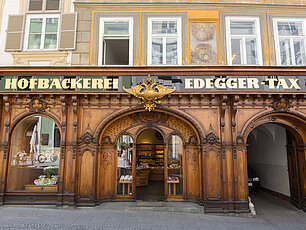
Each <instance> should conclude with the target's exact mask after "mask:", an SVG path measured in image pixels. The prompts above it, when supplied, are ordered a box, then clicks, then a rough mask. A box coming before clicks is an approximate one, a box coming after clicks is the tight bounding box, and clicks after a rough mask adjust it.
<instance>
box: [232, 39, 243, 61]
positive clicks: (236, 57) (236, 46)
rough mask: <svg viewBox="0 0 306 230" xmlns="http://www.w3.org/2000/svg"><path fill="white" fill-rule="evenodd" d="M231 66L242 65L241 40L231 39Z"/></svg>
mask: <svg viewBox="0 0 306 230" xmlns="http://www.w3.org/2000/svg"><path fill="white" fill-rule="evenodd" d="M231 42H232V44H231V46H232V64H233V65H239V64H242V59H241V58H242V55H241V52H242V39H232V40H231Z"/></svg>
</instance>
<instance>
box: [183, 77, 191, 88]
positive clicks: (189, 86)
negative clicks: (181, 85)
mask: <svg viewBox="0 0 306 230" xmlns="http://www.w3.org/2000/svg"><path fill="white" fill-rule="evenodd" d="M192 83H193V82H192V79H190V78H187V79H185V89H192V88H193V85H192Z"/></svg>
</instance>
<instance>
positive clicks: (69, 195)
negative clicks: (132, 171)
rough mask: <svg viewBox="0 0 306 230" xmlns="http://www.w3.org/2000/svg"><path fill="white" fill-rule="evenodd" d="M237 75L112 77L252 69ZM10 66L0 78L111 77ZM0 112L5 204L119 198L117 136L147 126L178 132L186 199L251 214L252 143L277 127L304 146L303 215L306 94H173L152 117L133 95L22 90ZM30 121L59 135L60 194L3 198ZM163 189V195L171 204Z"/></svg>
mask: <svg viewBox="0 0 306 230" xmlns="http://www.w3.org/2000/svg"><path fill="white" fill-rule="evenodd" d="M106 69H107V68H106ZM232 69H233V70H231V71H228V70H226V68H222V67H217V68H211V69H210V71H209V72H205V69H204V68H203V69H202V70H199V69H192V68H188V69H184V68H171V69H170V70H167V69H163V68H155V69H154V68H152V69H150V70H144V69H142V68H134V69H131V70H129V69H126V68H123V69H120V68H116V70H113V71H112V70H111V69H107V71H109V73H111V74H114V75H116V74H117V75H120V74H122V73H123V72H124V73H125V75H135V74H139V75H141V74H143V75H148V74H151V75H154V74H155V75H163V74H169V75H170V74H172V75H173V73H174V72H176V75H177V73H178V71H180V73H181V74H182V75H183V74H185V75H188V74H192V76H196V75H201V74H203V73H206V74H207V75H208V74H213V73H217V72H218V73H220V72H222V74H225V75H226V74H228V75H230V74H231V75H241V72H243V71H244V72H247V73H251V74H252V73H253V74H254V73H255V72H253V70H252V69H250V68H249V69H248V68H240V67H237V68H232ZM259 69H260V68H257V69H256V70H257V73H255V74H257V75H261V74H262V73H263V74H267V72H269V71H271V75H272V74H274V75H276V74H277V73H276V72H275V69H274V70H272V69H268V68H266V69H262V73H261V72H260V71H259ZM7 70H8V69H7V68H6V69H2V74H3V75H15V76H16V75H18V74H21V75H22V74H23V75H29V76H33V75H39V74H42V73H43V74H45V75H60V74H63V73H64V72H65V73H66V74H71V75H73V74H76V72H77V74H78V75H84V76H90V75H99V74H100V75H103V74H105V73H103V71H106V70H105V69H104V70H101V72H99V69H94V71H92V69H91V68H87V69H86V68H83V69H82V68H79V69H78V68H62V69H59V70H56V69H54V68H53V69H50V70H47V68H32V69H28V72H23V71H24V70H23V69H17V70H16V68H15V69H11V70H9V71H7ZM82 70H83V71H82ZM172 70H173V71H172ZM290 70H296V71H295V73H292V72H290ZM18 71H19V72H18ZM115 71H117V72H115ZM120 71H121V72H120ZM137 71H138V72H139V73H137ZM264 71H266V72H264ZM273 71H274V72H273ZM286 71H287V72H284V73H282V74H283V75H286V74H287V75H292V74H297V72H298V74H300V75H305V73H306V71H305V69H304V68H298V70H297V69H290V68H287V70H286ZM278 73H280V72H278ZM111 74H110V75H111ZM194 74H195V75H194ZM0 106H1V109H0V117H1V123H0V131H1V132H0V144H1V145H0V165H1V171H0V178H1V186H0V201H1V204H57V205H97V204H100V203H102V202H104V201H109V200H115V199H117V197H116V164H117V161H116V148H117V146H116V143H117V139H118V137H119V136H120V135H122V134H129V135H130V136H131V137H132V138H133V139H134V140H135V139H136V137H137V135H138V134H139V133H140V132H141V131H142V130H144V129H146V128H149V127H150V128H153V129H156V130H158V131H160V133H161V134H162V135H163V137H164V140H167V138H168V137H169V136H171V135H172V134H175V135H179V136H180V137H181V138H182V140H183V142H184V145H183V146H184V160H183V161H184V162H183V165H184V194H183V197H182V200H189V201H193V202H198V203H200V204H203V205H204V208H205V210H206V211H207V212H248V210H249V207H248V178H247V158H246V141H247V137H248V134H249V133H250V132H251V131H252V130H253V129H254V128H256V127H257V126H259V125H261V124H265V123H277V124H281V125H283V126H285V127H286V128H287V129H288V130H290V131H291V132H292V134H293V135H294V136H295V138H296V141H297V143H298V154H297V158H298V163H299V165H298V170H299V175H300V177H299V185H300V187H299V189H300V191H299V192H300V196H301V197H302V198H301V206H303V209H304V210H305V209H306V171H305V158H306V148H305V143H306V119H305V114H306V103H305V92H301V93H283V94H279V93H269V92H256V93H247V92H241V93H235V94H233V93H231V92H227V93H220V92H203V93H200V92H194V93H190V92H188V93H186V92H174V93H172V94H170V95H168V96H166V97H165V98H163V99H162V102H161V104H160V105H157V107H156V108H155V110H154V111H153V112H148V111H146V110H145V109H144V108H143V106H141V105H139V101H138V100H137V98H134V97H132V96H131V95H128V94H127V93H125V92H116V93H112V92H101V93H92V92H73V93H71V92H69V91H65V92H43V93H39V94H37V92H22V91H16V92H6V93H4V92H2V93H1V100H0ZM33 115H43V116H46V117H49V118H51V119H52V120H53V121H55V122H56V124H57V125H58V127H59V129H60V132H61V154H60V167H59V182H58V183H59V187H58V192H44V193H40V192H36V193H35V192H24V191H23V192H7V190H6V186H7V172H8V165H9V160H10V149H11V146H12V145H13V143H11V141H12V135H13V133H14V130H15V129H16V127H17V126H18V124H20V122H21V121H23V120H24V119H26V118H28V117H29V116H33ZM165 149H166V148H165ZM134 178H135V177H134ZM166 190H167V189H165V199H168V200H169V201H170V200H171V198H170V197H168V196H167V192H166Z"/></svg>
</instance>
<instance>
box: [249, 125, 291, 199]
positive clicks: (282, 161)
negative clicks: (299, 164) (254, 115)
mask: <svg viewBox="0 0 306 230" xmlns="http://www.w3.org/2000/svg"><path fill="white" fill-rule="evenodd" d="M248 144H249V146H248V164H249V165H251V167H252V168H253V169H254V170H255V172H256V173H257V175H258V176H259V178H260V180H261V186H262V187H264V188H267V189H270V190H272V191H275V192H278V193H281V194H284V195H287V196H290V188H289V175H288V164H287V150H286V129H285V128H283V127H282V126H280V125H277V124H265V125H261V126H259V127H258V128H256V129H254V130H253V131H252V132H251V134H250V135H249V138H248Z"/></svg>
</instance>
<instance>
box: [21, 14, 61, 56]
mask: <svg viewBox="0 0 306 230" xmlns="http://www.w3.org/2000/svg"><path fill="white" fill-rule="evenodd" d="M32 18H42V19H43V24H42V32H41V40H40V48H39V49H28V41H29V32H30V21H31V19H32ZM47 18H57V19H58V28H57V39H56V48H55V49H44V44H45V29H46V19H47ZM60 22H61V21H60V15H59V14H37V15H27V20H26V27H25V39H24V46H23V47H24V50H25V51H55V50H58V45H59V32H60Z"/></svg>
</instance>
